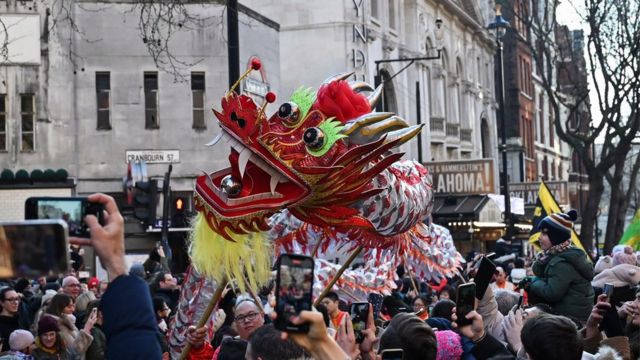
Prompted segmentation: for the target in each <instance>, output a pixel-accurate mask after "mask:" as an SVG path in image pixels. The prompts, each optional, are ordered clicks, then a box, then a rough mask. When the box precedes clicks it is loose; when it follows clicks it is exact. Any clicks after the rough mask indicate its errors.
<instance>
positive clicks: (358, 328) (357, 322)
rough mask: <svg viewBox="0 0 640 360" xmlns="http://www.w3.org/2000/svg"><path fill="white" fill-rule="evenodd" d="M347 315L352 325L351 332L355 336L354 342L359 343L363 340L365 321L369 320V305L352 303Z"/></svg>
mask: <svg viewBox="0 0 640 360" xmlns="http://www.w3.org/2000/svg"><path fill="white" fill-rule="evenodd" d="M349 313H350V315H351V323H352V324H353V332H354V333H355V335H356V342H357V343H361V342H362V340H364V336H363V335H362V330H364V329H366V328H367V320H368V319H369V303H366V302H358V303H352V304H351V309H350V311H349Z"/></svg>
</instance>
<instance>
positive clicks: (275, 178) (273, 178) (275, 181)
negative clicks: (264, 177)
mask: <svg viewBox="0 0 640 360" xmlns="http://www.w3.org/2000/svg"><path fill="white" fill-rule="evenodd" d="M279 182H280V176H279V175H274V174H272V175H271V181H270V183H269V186H270V187H271V194H275V193H276V186H278V183H279Z"/></svg>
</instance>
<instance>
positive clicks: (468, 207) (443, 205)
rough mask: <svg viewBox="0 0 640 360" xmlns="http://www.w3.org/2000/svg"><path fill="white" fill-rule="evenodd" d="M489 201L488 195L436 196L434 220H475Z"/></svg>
mask: <svg viewBox="0 0 640 360" xmlns="http://www.w3.org/2000/svg"><path fill="white" fill-rule="evenodd" d="M488 201H489V198H488V197H487V196H486V195H436V198H435V201H434V205H433V212H432V214H433V218H434V219H437V218H461V217H466V218H475V217H476V216H477V215H478V214H479V213H480V211H481V210H482V208H483V207H484V205H485V204H486V203H487V202H488Z"/></svg>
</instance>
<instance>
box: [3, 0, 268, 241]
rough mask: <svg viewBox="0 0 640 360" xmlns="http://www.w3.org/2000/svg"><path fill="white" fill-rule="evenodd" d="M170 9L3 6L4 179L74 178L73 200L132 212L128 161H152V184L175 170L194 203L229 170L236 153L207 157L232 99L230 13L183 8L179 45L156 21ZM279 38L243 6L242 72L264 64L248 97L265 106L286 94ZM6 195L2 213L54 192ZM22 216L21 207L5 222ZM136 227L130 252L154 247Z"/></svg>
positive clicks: (193, 5)
mask: <svg viewBox="0 0 640 360" xmlns="http://www.w3.org/2000/svg"><path fill="white" fill-rule="evenodd" d="M166 4H167V3H163V2H158V3H155V4H149V3H147V2H137V1H132V2H126V1H125V2H123V1H108V0H106V1H41V2H32V1H4V2H2V3H1V4H0V20H2V21H3V22H4V23H5V24H11V25H12V26H9V27H7V28H8V35H9V39H10V41H9V42H8V44H5V45H6V49H7V50H8V52H7V53H6V56H4V58H2V59H1V60H0V77H1V79H2V81H1V82H0V105H2V106H1V107H0V110H1V111H0V119H1V120H2V122H0V125H2V126H0V164H1V166H0V170H2V169H5V170H8V171H11V172H13V173H17V172H18V171H19V170H20V169H24V170H26V172H27V173H31V174H32V175H33V171H34V170H37V169H42V170H44V169H54V170H56V169H65V170H66V173H67V174H68V178H69V180H68V182H70V184H67V185H68V186H67V187H68V188H69V189H70V190H67V195H87V194H90V193H93V192H97V191H100V192H106V193H109V194H112V195H114V196H115V197H116V198H117V200H118V201H119V204H120V205H121V207H122V208H126V205H127V204H126V201H125V197H124V193H123V177H124V176H125V175H126V174H127V161H128V160H129V159H134V161H135V159H137V158H144V159H146V160H147V173H148V176H149V177H154V176H160V177H161V176H162V175H163V174H164V172H165V171H167V167H168V165H169V164H172V165H173V173H172V179H171V187H172V190H173V192H174V194H175V195H184V198H185V199H190V198H191V197H190V196H189V195H190V194H191V192H192V190H193V183H194V179H195V177H196V176H198V175H199V174H200V169H205V170H211V169H216V168H220V167H223V166H225V164H226V162H227V160H226V151H225V150H223V149H222V148H221V147H218V148H215V147H214V148H208V147H206V146H204V144H206V143H207V142H209V141H210V140H211V139H212V138H214V137H215V135H217V133H218V132H219V130H218V128H217V126H214V124H215V122H214V115H213V113H212V111H211V110H210V109H211V108H212V107H215V108H218V109H219V108H220V98H221V97H222V96H223V95H224V94H225V92H226V91H227V90H228V70H227V69H228V64H227V43H226V24H227V22H226V15H225V14H226V12H225V4H224V2H222V1H202V2H189V3H188V4H183V5H180V6H176V7H173V9H174V10H172V11H174V12H173V13H170V14H171V15H172V16H174V20H173V21H174V22H173V28H172V30H171V35H170V36H169V32H168V31H169V30H168V29H167V27H166V23H163V22H162V20H160V21H159V22H158V20H159V19H158V17H157V16H155V15H154V14H155V11H160V10H164V11H168V10H169V7H167V5H166ZM163 6H164V8H162V7H163ZM165 14H168V13H166V12H165ZM184 14H189V16H191V17H190V18H186V17H185V16H184ZM154 22H157V23H160V24H164V25H160V27H155V28H154ZM163 26H164V27H163ZM154 29H155V30H154ZM145 30H149V32H147V33H145V32H144V31H145ZM156 30H160V31H156ZM278 32H279V26H278V24H277V23H275V22H273V21H271V20H269V19H267V18H266V17H264V16H262V15H260V14H258V13H256V12H255V11H253V10H251V9H249V8H247V7H244V6H242V5H240V6H239V33H240V44H241V46H240V68H241V69H242V70H244V69H246V68H247V66H248V65H249V64H250V61H251V59H252V58H253V57H258V58H260V59H261V61H262V63H263V65H264V67H263V68H264V70H265V72H263V73H262V76H257V77H255V78H252V79H251V80H250V82H251V83H248V82H245V84H244V85H243V86H245V87H246V88H247V90H248V91H252V92H253V93H255V95H256V96H258V97H259V96H260V95H264V93H266V91H267V90H269V89H270V88H274V89H278V88H280V66H279V63H280V58H279V57H280V52H279V41H280V40H279V33H278ZM25 34H27V35H28V36H26V35H25ZM21 39H22V40H21ZM165 44H166V45H167V48H168V49H169V53H167V52H162V51H163V48H164V45H165ZM150 45H154V46H150ZM155 45H157V46H155ZM150 49H154V51H156V52H150ZM152 55H154V56H156V58H157V61H154V57H153V56H152ZM172 64H174V65H176V66H175V67H172ZM172 69H173V70H172ZM216 151H219V152H220V154H223V153H224V154H225V155H224V156H216V155H217V152H216ZM2 184H3V185H2V186H0V203H2V204H6V203H8V202H9V201H12V203H17V204H20V203H21V202H22V201H23V200H24V198H25V197H26V196H29V194H31V195H33V194H35V193H36V190H37V189H39V188H42V187H46V186H48V185H43V184H42V183H38V182H37V181H35V180H34V179H31V180H29V179H26V180H25V181H14V182H13V183H12V184H10V185H7V182H2ZM40 193H42V192H40ZM44 193H47V191H45V192H44ZM23 213H24V210H23V209H22V208H21V207H20V206H18V207H16V208H13V211H12V212H11V213H10V214H9V213H3V219H0V220H9V219H21V218H22V216H23ZM127 219H128V220H132V221H131V222H130V223H129V222H128V223H127V229H126V231H127V234H128V239H127V241H128V242H127V246H128V248H129V250H132V251H136V250H139V251H143V250H144V249H148V248H150V247H152V246H153V245H154V242H153V241H154V240H156V239H157V234H148V233H145V229H143V228H141V227H140V226H134V225H136V221H135V219H130V218H129V217H127ZM129 225H131V226H129ZM138 238H139V239H138ZM136 239H138V240H139V241H138V240H136ZM175 246H176V248H180V247H183V244H179V243H176V244H175Z"/></svg>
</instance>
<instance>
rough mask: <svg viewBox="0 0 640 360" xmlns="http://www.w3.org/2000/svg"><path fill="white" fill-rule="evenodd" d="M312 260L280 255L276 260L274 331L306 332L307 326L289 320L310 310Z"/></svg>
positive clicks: (304, 257)
mask: <svg viewBox="0 0 640 360" xmlns="http://www.w3.org/2000/svg"><path fill="white" fill-rule="evenodd" d="M313 269H314V261H313V258H311V257H308V256H303V255H294V254H282V255H280V257H279V258H278V274H277V278H276V307H275V310H276V313H277V318H276V320H275V322H274V326H275V328H276V329H278V330H281V331H286V332H308V331H309V324H308V323H304V324H301V325H296V324H293V323H292V322H291V318H292V317H294V316H297V315H299V314H300V312H301V311H303V310H311V304H312V303H313V299H312V293H313Z"/></svg>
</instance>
